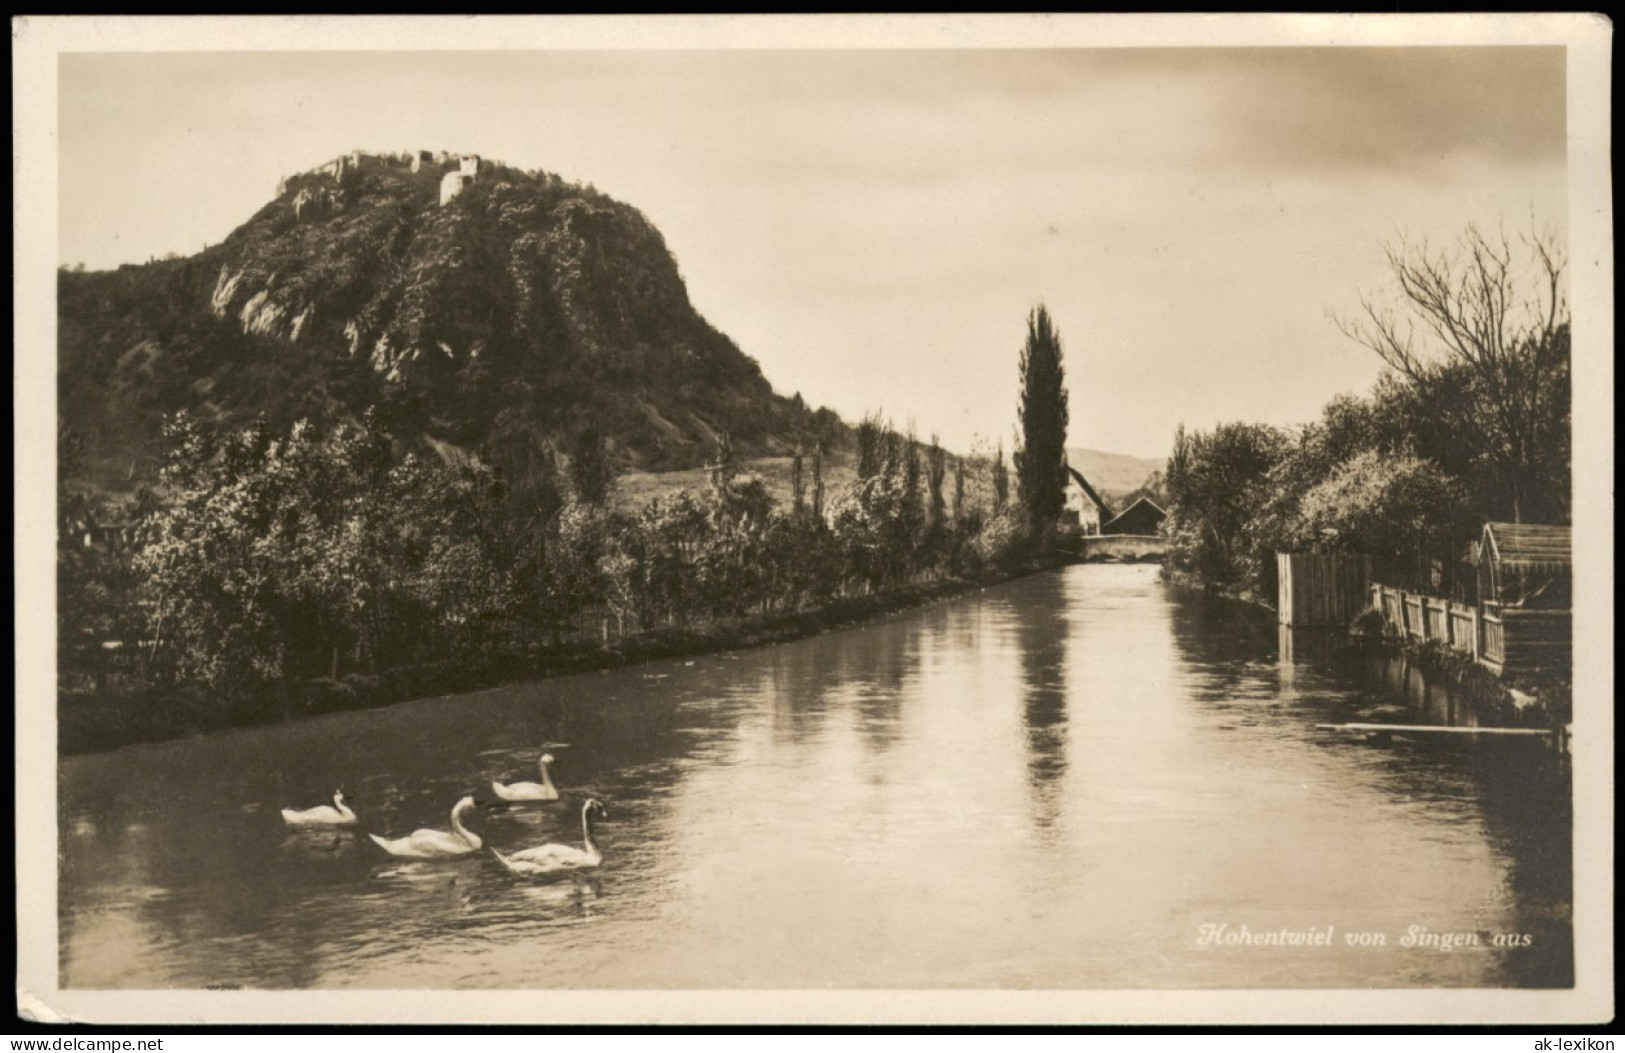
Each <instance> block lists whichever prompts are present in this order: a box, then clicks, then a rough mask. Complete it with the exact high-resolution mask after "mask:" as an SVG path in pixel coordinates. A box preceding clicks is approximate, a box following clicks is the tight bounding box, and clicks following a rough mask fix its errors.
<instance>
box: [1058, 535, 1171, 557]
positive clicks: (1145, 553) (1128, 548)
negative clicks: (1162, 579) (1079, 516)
mask: <svg viewBox="0 0 1625 1053" xmlns="http://www.w3.org/2000/svg"><path fill="white" fill-rule="evenodd" d="M1167 555H1168V539H1167V538H1165V537H1160V536H1158V535H1156V534H1090V535H1088V536H1087V537H1081V538H1079V539H1078V558H1079V559H1081V560H1082V561H1083V562H1085V563H1161V562H1162V561H1163V560H1164V559H1165V558H1166V557H1167Z"/></svg>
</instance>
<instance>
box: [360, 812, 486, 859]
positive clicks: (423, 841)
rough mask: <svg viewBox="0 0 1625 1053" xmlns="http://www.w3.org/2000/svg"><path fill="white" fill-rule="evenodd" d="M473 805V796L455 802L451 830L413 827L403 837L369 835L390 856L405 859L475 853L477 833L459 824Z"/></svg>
mask: <svg viewBox="0 0 1625 1053" xmlns="http://www.w3.org/2000/svg"><path fill="white" fill-rule="evenodd" d="M474 807H476V802H475V800H474V798H473V797H464V798H463V799H462V800H460V801H458V802H457V804H456V805H454V806H453V807H452V810H451V831H452V832H451V833H447V832H446V831H444V830H430V829H427V828H425V829H422V830H414V831H413V832H412V833H411V834H409V835H408V836H406V837H399V838H395V839H394V840H390V839H389V838H384V837H379V836H378V835H377V834H368V835H367V836H368V837H370V838H372V839H373V842H374V843H375V844H377V845H378V847H379V848H382V849H383V850H384V851H385V852H388V853H389V854H390V855H392V856H400V857H402V858H404V859H443V858H446V857H448V856H466V855H468V854H469V853H470V852H478V851H479V850H480V845H481V844H483V842H482V841H480V838H479V835H478V834H476V833H474V832H473V831H472V830H469V829H468V828H467V827H465V826H464V825H463V823H462V817H463V813H464V812H467V811H469V810H471V809H473V808H474Z"/></svg>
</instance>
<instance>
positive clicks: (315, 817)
mask: <svg viewBox="0 0 1625 1053" xmlns="http://www.w3.org/2000/svg"><path fill="white" fill-rule="evenodd" d="M282 821H283V822H284V823H287V824H288V825H289V826H354V825H355V822H356V817H355V813H354V812H352V811H350V806H349V805H347V804H345V803H344V791H343V790H334V791H333V803H332V804H330V805H327V804H320V805H317V806H316V807H315V808H307V809H305V810H304V811H299V810H297V809H294V808H284V809H282Z"/></svg>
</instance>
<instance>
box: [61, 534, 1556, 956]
mask: <svg viewBox="0 0 1625 1053" xmlns="http://www.w3.org/2000/svg"><path fill="white" fill-rule="evenodd" d="M1155 575H1156V571H1155V569H1154V568H1149V567H1130V566H1121V567H1113V566H1088V567H1078V568H1072V569H1071V570H1068V571H1066V572H1064V573H1059V574H1051V575H1040V576H1036V577H1033V578H1029V579H1025V580H1023V581H1018V582H1013V583H1010V584H1008V585H1005V586H1000V587H998V588H994V589H988V590H986V591H984V592H980V593H977V594H975V595H972V596H968V597H965V598H962V599H959V600H955V601H951V602H948V603H944V604H938V605H935V606H933V607H931V608H928V609H925V610H921V611H917V612H914V613H911V614H908V615H904V616H901V617H898V618H895V619H890V620H887V621H885V622H881V623H877V624H875V625H872V626H868V627H863V628H859V629H852V630H846V631H841V632H832V633H828V634H825V635H822V636H819V637H816V638H813V639H809V640H805V641H801V642H798V643H793V644H787V645H783V646H779V647H772V648H765V649H761V650H757V651H751V652H739V653H736V654H729V655H714V656H709V657H704V658H696V659H693V660H684V661H675V662H662V663H651V664H649V665H646V666H641V667H637V668H635V669H628V670H622V671H619V672H613V673H604V674H593V675H588V676H578V677H569V678H561V679H558V680H553V681H546V682H542V683H537V684H528V685H519V686H516V687H511V688H505V689H501V690H496V691H488V692H480V693H477V694H472V695H465V696H459V697H453V698H442V699H428V700H423V701H421V702H414V703H409V704H406V705H403V706H397V707H392V708H390V709H387V710H379V711H373V712H367V713H352V714H335V715H332V716H328V717H321V718H316V719H313V720H308V721H302V722H299V723H295V724H290V725H287V726H283V727H273V728H264V729H258V730H253V731H246V732H241V733H232V734H225V735H214V736H208V737H204V738H200V739H194V740H187V741H183V742H175V743H168V744H164V745H160V746H150V747H138V748H132V749H128V750H122V751H118V752H116V753H110V754H104V755H100V756H92V757H79V758H70V759H68V760H66V761H65V762H64V763H63V764H62V766H61V798H60V820H61V822H60V829H61V830H62V835H61V843H60V846H59V848H60V853H61V864H60V871H59V876H60V882H59V889H60V900H59V912H60V919H61V933H62V943H61V954H60V961H61V968H62V978H63V983H64V984H65V985H67V986H79V987H101V986H116V987H130V988H141V987H162V986H176V987H201V986H203V985H205V984H219V983H228V984H238V985H241V986H244V987H261V988H276V987H378V988H412V987H425V988H456V987H466V988H479V987H515V988H560V987H578V988H617V987H618V988H637V987H685V986H699V987H707V986H720V987H741V988H742V987H755V988H760V987H808V986H812V987H820V986H836V987H888V988H897V987H973V986H1005V987H1137V986H1149V987H1164V988H1166V987H1176V988H1177V987H1270V986H1300V987H1301V986H1314V987H1349V986H1357V987H1380V986H1427V987H1432V986H1481V985H1514V986H1530V985H1540V984H1558V985H1561V984H1564V983H1567V982H1569V978H1571V977H1572V967H1571V966H1570V964H1569V960H1570V943H1571V938H1570V929H1569V925H1570V921H1569V907H1568V904H1569V902H1570V899H1569V897H1570V894H1571V886H1572V879H1571V873H1570V867H1569V863H1568V860H1569V844H1570V837H1571V834H1570V830H1569V825H1568V824H1569V818H1568V815H1569V810H1568V798H1567V786H1566V782H1564V780H1563V779H1562V778H1561V777H1560V776H1559V775H1558V774H1556V773H1555V770H1554V769H1553V768H1552V767H1551V766H1550V765H1544V764H1543V763H1541V758H1540V756H1539V753H1538V751H1534V752H1532V753H1531V752H1526V753H1518V752H1516V751H1517V749H1518V748H1521V747H1520V746H1509V747H1507V748H1505V749H1502V748H1500V747H1496V748H1491V747H1488V746H1485V747H1482V748H1481V747H1478V746H1470V745H1459V744H1458V745H1455V746H1451V747H1440V748H1433V747H1429V746H1427V745H1426V744H1421V745H1418V744H1408V745H1406V744H1398V743H1396V744H1395V745H1394V746H1392V747H1391V748H1386V749H1379V748H1373V747H1371V746H1369V745H1366V744H1362V743H1356V742H1348V741H1345V740H1342V739H1337V738H1335V737H1331V736H1326V735H1324V734H1322V733H1318V732H1316V731H1315V730H1314V725H1315V724H1316V723H1321V722H1326V723H1335V722H1339V721H1349V720H1361V719H1371V718H1372V717H1373V716H1380V715H1382V714H1385V713H1386V714H1388V715H1390V716H1394V717H1396V718H1397V717H1400V716H1407V715H1408V716H1409V718H1410V719H1421V718H1422V717H1426V718H1427V719H1429V720H1433V719H1435V718H1436V717H1437V716H1439V715H1441V714H1442V717H1443V718H1444V719H1442V720H1440V721H1439V722H1445V721H1446V720H1455V721H1458V722H1459V721H1462V720H1470V719H1473V718H1472V716H1471V715H1470V714H1466V713H1464V712H1462V709H1461V706H1460V704H1459V702H1456V701H1454V700H1452V699H1450V698H1449V697H1447V695H1445V694H1441V693H1440V691H1439V685H1428V684H1420V685H1417V684H1415V683H1413V680H1414V678H1412V677H1411V675H1410V673H1409V672H1407V671H1406V670H1404V669H1398V670H1396V669H1393V668H1388V667H1381V668H1377V667H1373V668H1369V669H1361V668H1353V667H1349V666H1347V664H1346V663H1345V664H1338V663H1335V662H1333V663H1323V662H1319V661H1307V660H1303V658H1304V647H1306V646H1308V645H1302V646H1300V644H1299V642H1298V641H1296V640H1293V641H1288V646H1289V647H1290V650H1291V654H1290V655H1287V654H1286V653H1285V652H1286V651H1287V647H1283V646H1282V642H1281V641H1280V639H1279V638H1278V635H1277V627H1276V626H1275V625H1274V624H1273V621H1272V620H1270V619H1269V618H1267V617H1265V618H1257V617H1254V616H1252V615H1250V614H1249V613H1247V612H1245V611H1238V610H1236V609H1235V608H1226V606H1225V605H1223V604H1219V603H1215V602H1213V601H1209V600H1205V599H1202V598H1190V597H1182V596H1176V595H1173V594H1171V593H1169V592H1168V591H1167V590H1165V589H1164V587H1163V586H1162V585H1161V584H1160V583H1159V582H1158V581H1157V579H1156V576H1155ZM1418 688H1420V690H1418ZM1440 707H1443V708H1442V709H1441V708H1440ZM549 742H567V743H569V744H570V745H569V746H568V747H567V748H551V749H550V752H552V753H553V754H554V756H555V757H556V758H557V764H556V765H555V766H554V769H553V773H554V777H555V779H556V781H557V782H558V784H559V786H560V789H561V792H562V794H563V797H564V800H563V801H561V802H559V803H558V804H556V805H538V806H535V807H529V806H527V807H520V808H514V809H511V810H509V811H506V812H481V813H478V814H477V815H476V816H474V817H472V818H471V819H470V821H469V825H470V826H471V827H472V828H473V829H475V830H476V832H478V833H479V834H480V835H481V836H482V837H483V838H485V839H486V842H487V844H489V845H491V846H493V847H497V848H500V849H502V850H504V851H508V850H513V849H518V848H523V847H529V846H532V845H536V844H541V843H545V842H561V843H579V838H580V821H579V806H580V804H581V802H582V801H583V799H584V798H585V797H586V796H587V795H595V796H599V797H601V798H603V799H605V800H606V801H608V802H609V807H610V813H611V815H610V819H609V821H607V822H605V823H604V824H602V826H601V827H600V828H599V829H598V830H597V832H596V833H597V837H598V840H599V843H600V844H601V846H602V847H603V849H604V853H605V863H604V866H603V868H602V869H601V870H600V871H598V872H596V873H595V874H594V875H593V876H592V877H590V878H588V879H585V880H581V881H574V880H572V881H563V882H530V881H520V880H516V879H514V878H513V876H512V875H510V874H508V873H507V872H506V871H505V870H503V869H502V868H501V866H500V865H499V864H498V863H497V862H496V861H495V860H494V859H492V858H491V857H490V856H489V854H488V853H484V852H481V853H476V854H474V855H471V856H468V857H463V858H461V859H457V860H451V861H444V862H421V863H417V862H403V861H400V860H393V859H390V858H388V857H385V856H383V855H381V854H380V853H379V852H378V851H377V850H376V848H375V846H373V845H372V844H371V843H370V842H369V841H367V840H366V837H365V834H366V833H367V832H378V833H384V834H399V833H401V832H404V831H409V830H412V829H414V828H416V827H419V826H432V827H437V828H444V826H445V823H446V817H447V813H448V812H449V810H450V807H451V804H452V802H454V801H455V800H456V799H457V798H458V797H460V796H462V795H463V794H465V793H467V792H469V791H470V790H471V789H473V788H475V787H480V786H484V785H486V784H488V783H489V781H490V780H491V779H493V778H503V779H504V780H506V779H507V778H508V777H511V776H512V775H513V774H515V773H518V772H528V771H532V770H534V767H533V766H534V763H535V759H536V756H537V753H538V751H539V749H540V748H541V747H542V744H544V743H549ZM338 785H342V786H344V787H345V789H346V794H347V796H348V797H349V798H350V801H351V804H352V807H354V808H355V809H356V811H357V813H358V815H359V816H360V817H361V824H360V829H359V830H356V831H309V832H299V833H295V832H290V831H289V830H287V829H286V828H285V827H283V826H282V825H281V822H280V819H279V816H278V814H277V808H279V807H281V806H284V805H289V804H301V805H308V804H309V803H313V802H315V801H319V800H321V799H323V798H324V796H325V795H327V794H330V793H331V791H332V789H333V788H334V787H335V786H338ZM1209 922H1222V923H1227V924H1231V925H1241V924H1247V925H1251V926H1252V927H1253V928H1254V929H1264V928H1271V927H1274V928H1279V927H1281V926H1282V925H1287V924H1294V925H1297V924H1301V925H1308V924H1327V923H1332V924H1336V925H1338V926H1339V927H1344V928H1353V927H1361V928H1365V929H1369V930H1386V931H1393V932H1396V933H1402V932H1403V931H1404V928H1405V926H1406V925H1409V924H1425V925H1427V926H1429V927H1430V928H1431V929H1433V930H1435V931H1458V930H1471V931H1483V932H1486V933H1489V932H1500V931H1503V930H1504V931H1507V932H1519V933H1526V934H1529V935H1531V936H1532V941H1531V944H1530V946H1528V947H1520V948H1515V949H1509V950H1485V951H1484V952H1483V953H1473V954H1467V953H1458V954H1454V955H1440V954H1437V953H1432V954H1429V953H1423V952H1419V951H1414V950H1398V949H1390V951H1388V952H1385V953H1383V954H1380V955H1374V954H1372V953H1369V952H1364V953H1350V952H1348V951H1346V950H1342V949H1332V950H1328V951H1326V952H1324V953H1313V954H1306V953H1303V952H1296V953H1293V952H1272V951H1269V950H1253V951H1249V952H1247V953H1237V952H1234V951H1224V950H1215V949H1213V948H1204V947H1202V946H1200V945H1199V944H1198V943H1197V941H1196V933H1197V932H1198V930H1199V928H1200V926H1201V925H1202V924H1204V923H1209Z"/></svg>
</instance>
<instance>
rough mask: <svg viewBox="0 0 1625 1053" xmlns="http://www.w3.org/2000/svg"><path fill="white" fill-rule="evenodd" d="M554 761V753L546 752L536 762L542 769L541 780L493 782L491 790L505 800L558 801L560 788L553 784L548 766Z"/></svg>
mask: <svg viewBox="0 0 1625 1053" xmlns="http://www.w3.org/2000/svg"><path fill="white" fill-rule="evenodd" d="M552 763H553V755H552V754H551V753H544V754H542V757H541V759H540V760H538V761H537V762H536V767H538V768H540V769H541V772H542V781H541V782H511V783H507V784H503V783H500V782H493V783H492V784H491V792H492V793H494V794H496V795H497V796H498V797H500V798H501V799H502V800H504V801H556V800H558V799H559V791H558V788H557V787H555V786H554V785H553V777H552V776H551V775H549V774H548V773H547V766H548V765H549V764H552Z"/></svg>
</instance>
